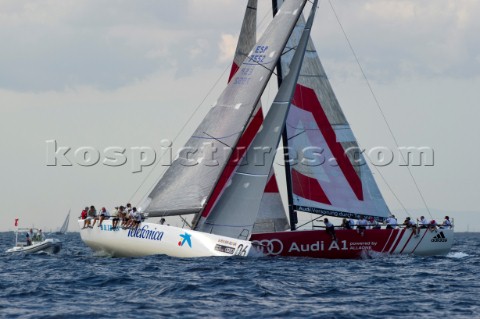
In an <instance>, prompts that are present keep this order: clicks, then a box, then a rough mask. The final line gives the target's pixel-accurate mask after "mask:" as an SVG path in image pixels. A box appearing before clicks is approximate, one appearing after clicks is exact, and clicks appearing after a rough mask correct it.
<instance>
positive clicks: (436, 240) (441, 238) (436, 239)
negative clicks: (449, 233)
mask: <svg viewBox="0 0 480 319" xmlns="http://www.w3.org/2000/svg"><path fill="white" fill-rule="evenodd" d="M445 242H447V238H446V237H445V235H444V234H443V231H441V232H440V233H439V234H438V235H436V236H435V237H433V238H432V243H445Z"/></svg>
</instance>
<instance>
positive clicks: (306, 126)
mask: <svg viewBox="0 0 480 319" xmlns="http://www.w3.org/2000/svg"><path fill="white" fill-rule="evenodd" d="M304 21H305V20H304V18H303V16H302V17H300V19H299V21H298V22H297V26H296V28H295V30H294V31H293V32H292V35H291V37H290V39H289V42H288V44H287V49H286V51H287V52H286V53H285V54H284V55H283V56H282V58H281V66H282V76H284V77H285V76H286V75H287V74H288V70H289V65H290V61H291V60H292V58H293V55H294V52H295V46H296V43H298V41H299V38H300V36H301V35H302V28H303V27H302V26H303V24H304ZM286 130H287V136H288V146H289V153H290V158H291V159H294V158H296V161H295V162H294V165H291V167H290V172H289V173H290V177H291V183H292V185H291V187H292V191H293V205H294V208H295V209H296V210H299V211H305V212H309V213H317V214H325V215H331V216H337V217H352V218H358V216H359V215H365V216H374V217H376V218H378V219H382V218H385V217H387V216H388V215H389V209H388V207H387V205H386V203H385V200H384V199H383V197H382V195H381V193H380V191H379V189H378V186H377V184H376V182H375V180H374V178H373V175H372V173H371V171H370V168H369V167H368V165H367V163H366V161H365V158H364V156H363V154H362V153H361V152H358V150H359V148H358V144H357V140H356V139H355V136H354V134H353V132H352V130H351V128H350V125H349V123H348V121H347V119H346V117H345V115H344V113H343V111H342V109H341V107H340V105H339V103H338V100H337V98H336V96H335V93H334V92H333V89H332V87H331V85H330V82H329V80H328V78H327V75H326V74H325V71H324V69H323V66H322V64H321V62H320V59H319V57H318V54H317V51H316V50H315V47H314V45H313V42H312V41H311V39H310V41H309V44H308V47H307V52H306V55H305V60H304V62H303V66H302V70H301V74H300V77H299V80H298V84H297V88H296V90H295V95H294V97H293V100H292V106H291V108H290V111H289V114H288V118H287V124H286ZM315 152H316V153H315ZM312 159H316V160H312Z"/></svg>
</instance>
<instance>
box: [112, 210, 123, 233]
mask: <svg viewBox="0 0 480 319" xmlns="http://www.w3.org/2000/svg"><path fill="white" fill-rule="evenodd" d="M121 207H122V206H121ZM119 221H120V207H118V206H117V207H115V210H114V211H113V213H112V228H113V229H115V228H117V225H118V222H119Z"/></svg>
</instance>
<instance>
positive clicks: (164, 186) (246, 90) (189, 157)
mask: <svg viewBox="0 0 480 319" xmlns="http://www.w3.org/2000/svg"><path fill="white" fill-rule="evenodd" d="M305 2H306V0H288V1H286V2H285V3H284V5H283V6H282V12H281V13H280V14H278V15H277V16H276V17H275V18H274V19H273V21H272V22H271V23H270V25H269V26H268V27H267V29H266V31H265V33H264V34H263V35H262V37H261V38H260V40H259V41H258V42H257V44H256V45H255V46H254V48H253V49H252V51H250V52H249V56H248V58H247V59H245V60H244V61H243V63H242V65H241V66H240V69H239V71H238V72H237V73H236V74H235V75H234V76H233V78H232V80H231V81H230V83H229V84H228V86H227V87H226V88H225V90H224V91H223V93H222V94H221V96H220V97H219V99H218V101H217V104H216V105H215V106H214V107H212V109H211V110H210V111H209V113H208V114H207V116H206V117H205V118H204V120H203V122H202V123H201V124H200V126H199V127H198V128H197V130H196V131H195V133H194V134H193V136H192V137H191V138H190V139H189V140H188V142H187V144H186V145H185V147H184V149H183V150H182V151H181V152H180V153H179V157H178V158H177V159H176V160H175V161H174V162H173V164H172V166H171V167H170V168H169V169H168V170H167V171H166V172H165V174H164V175H163V177H162V179H161V180H160V181H159V182H158V184H157V185H156V186H155V188H154V189H153V191H152V192H151V193H150V195H149V198H148V199H147V201H150V204H149V206H148V207H147V208H146V212H147V213H148V216H151V217H153V216H166V215H177V214H190V213H198V212H199V211H200V210H201V209H202V208H203V207H204V205H205V203H206V202H207V200H208V197H209V196H210V194H211V192H212V190H213V187H214V185H215V184H216V183H217V181H218V179H219V177H220V175H221V173H222V171H223V169H224V168H225V165H226V164H227V161H228V159H229V158H230V155H231V154H232V150H233V148H235V146H236V144H237V142H238V140H239V138H240V137H241V135H242V134H243V131H244V130H245V128H246V125H247V123H248V121H249V119H250V117H251V116H252V113H253V111H254V109H255V107H256V106H257V103H258V101H259V100H260V96H261V94H262V92H263V90H264V89H265V86H266V85H267V83H268V80H269V78H270V76H271V74H272V72H273V69H274V67H275V64H276V63H277V61H278V59H279V57H280V54H281V52H282V51H283V48H284V47H285V44H286V42H287V40H288V36H289V34H290V33H291V30H292V29H293V28H294V26H295V23H296V21H297V19H298V15H299V13H298V12H301V11H302V9H303V7H304V5H305ZM212 153H214V160H212V161H210V160H207V161H206V163H205V162H203V161H202V160H203V159H205V158H206V159H210V158H211V157H212V156H213V155H212Z"/></svg>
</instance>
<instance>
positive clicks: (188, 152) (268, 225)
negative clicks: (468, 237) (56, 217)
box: [80, 0, 453, 258]
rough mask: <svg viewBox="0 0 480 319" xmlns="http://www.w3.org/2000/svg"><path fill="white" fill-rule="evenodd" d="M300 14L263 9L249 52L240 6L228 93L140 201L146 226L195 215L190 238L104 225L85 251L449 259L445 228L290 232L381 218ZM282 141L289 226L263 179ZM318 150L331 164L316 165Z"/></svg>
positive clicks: (85, 236) (297, 8)
mask: <svg viewBox="0 0 480 319" xmlns="http://www.w3.org/2000/svg"><path fill="white" fill-rule="evenodd" d="M305 4H306V1H300V0H286V1H284V2H283V3H281V2H280V1H278V2H277V1H276V0H273V7H274V9H276V8H279V10H278V11H277V12H276V14H275V16H274V19H273V20H272V22H271V23H270V25H269V26H268V28H267V29H266V31H265V33H264V34H263V35H262V37H261V38H260V39H259V40H258V41H256V30H255V29H256V14H257V13H256V8H257V0H249V1H248V4H247V9H246V12H245V17H244V21H243V24H242V29H241V33H240V37H239V42H238V45H237V50H236V54H235V58H234V63H233V66H232V70H231V74H230V77H229V83H228V85H227V87H226V89H225V90H224V91H223V93H222V95H221V96H220V97H219V99H218V100H217V103H216V104H215V105H214V107H213V108H212V109H211V110H210V112H209V113H208V114H207V116H206V117H205V118H204V120H203V121H202V123H201V124H200V125H199V126H198V128H197V130H196V131H195V133H194V134H193V135H192V137H191V138H190V139H189V141H188V142H187V144H186V145H185V148H184V150H182V151H181V152H180V153H179V156H178V158H177V159H176V160H175V161H174V163H173V165H172V166H171V167H170V168H169V169H168V170H167V171H166V172H165V174H164V175H163V176H162V178H161V179H160V181H159V182H158V183H157V185H156V186H155V187H154V189H153V190H152V191H151V192H150V194H148V196H147V197H146V199H145V201H144V202H143V204H142V206H146V209H145V216H147V217H149V218H150V217H164V216H175V215H188V214H194V218H193V222H192V229H191V230H184V229H181V228H177V227H173V226H166V225H159V224H154V223H149V222H144V223H142V224H141V226H140V227H139V228H138V229H129V230H116V229H112V227H111V222H110V221H104V223H103V224H102V226H101V227H98V228H95V229H82V230H81V237H82V240H83V241H84V242H85V243H86V244H87V245H88V246H90V247H91V248H92V249H94V250H102V251H106V252H107V253H110V254H112V255H114V256H145V255H150V254H167V255H170V256H177V257H200V256H234V255H239V256H246V255H248V254H249V253H253V252H259V253H262V254H265V255H270V256H277V255H281V256H302V257H319V258H359V257H363V256H365V255H372V254H375V253H381V254H418V255H425V256H428V255H443V254H447V253H448V252H449V251H450V248H451V246H452V243H453V229H432V228H431V229H420V230H419V231H418V234H417V231H415V232H414V231H412V229H406V228H396V229H368V230H366V231H365V232H361V233H359V232H357V231H356V230H337V231H336V237H337V238H336V240H334V239H332V238H331V236H330V235H329V234H328V233H327V232H326V231H325V230H299V229H296V228H297V227H296V224H297V223H298V218H297V212H298V211H301V212H306V213H310V214H315V215H317V216H324V215H327V216H334V217H344V218H350V219H360V218H361V216H365V217H367V218H374V219H375V220H377V221H380V222H381V221H383V220H384V219H385V218H386V217H388V215H389V214H390V211H389V208H388V206H387V204H386V203H385V200H384V199H383V197H382V195H381V192H380V190H379V188H378V186H377V184H376V182H375V179H374V178H373V175H372V173H371V171H370V169H369V167H368V165H355V164H356V163H358V159H360V162H361V163H365V159H364V158H363V155H362V154H361V153H359V154H358V153H349V152H346V151H347V150H349V149H355V148H356V147H357V149H358V145H357V141H356V139H355V137H354V134H353V132H352V130H351V128H350V126H349V124H348V121H347V120H346V117H345V115H344V114H343V111H342V110H341V108H340V105H339V104H338V101H337V99H336V97H335V94H334V92H333V89H332V87H331V85H330V83H329V81H328V78H327V76H326V74H325V71H324V69H323V67H322V64H321V63H320V59H319V57H318V55H317V53H316V51H315V48H314V46H313V42H312V40H311V39H310V35H309V32H310V28H311V26H312V23H313V18H314V15H315V9H316V4H317V2H316V1H315V3H314V4H313V6H312V9H311V10H310V14H309V18H308V20H307V21H305V19H304V18H303V16H302V10H303V8H304V6H305ZM280 5H281V6H280ZM275 11H276V10H275ZM304 56H305V57H304ZM275 66H276V67H277V76H278V80H279V86H280V87H279V91H278V93H277V96H276V97H275V99H274V102H273V104H272V106H271V107H270V110H269V112H268V113H267V115H266V116H265V118H264V116H263V112H262V107H261V104H260V97H261V95H262V93H263V91H264V89H265V87H266V85H267V82H268V80H269V78H270V76H271V74H272V73H273V70H274V68H275ZM281 137H283V138H282V140H283V143H284V146H286V147H287V148H288V150H289V151H288V153H286V165H285V168H286V181H285V182H286V185H287V195H288V208H289V209H288V217H287V215H286V213H285V210H284V208H283V204H282V201H281V197H280V194H279V191H278V184H277V182H278V179H277V178H276V176H275V174H274V171H273V169H272V167H273V160H274V156H275V151H274V150H276V148H277V146H278V144H279V142H280V138H281ZM318 149H321V150H323V152H324V153H323V155H324V156H328V157H329V158H332V159H334V160H335V163H336V165H321V164H322V163H320V164H319V163H317V162H315V153H314V152H313V151H315V150H318ZM192 150H199V151H195V152H192ZM217 150H222V151H221V152H216V151H217ZM309 152H310V153H309ZM294 155H295V156H294ZM312 160H313V161H314V162H313V163H312ZM195 164H200V165H195ZM317 218H318V217H317ZM317 218H316V219H317ZM80 223H83V221H80ZM288 228H290V229H288ZM252 247H253V248H252Z"/></svg>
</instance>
